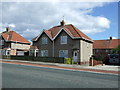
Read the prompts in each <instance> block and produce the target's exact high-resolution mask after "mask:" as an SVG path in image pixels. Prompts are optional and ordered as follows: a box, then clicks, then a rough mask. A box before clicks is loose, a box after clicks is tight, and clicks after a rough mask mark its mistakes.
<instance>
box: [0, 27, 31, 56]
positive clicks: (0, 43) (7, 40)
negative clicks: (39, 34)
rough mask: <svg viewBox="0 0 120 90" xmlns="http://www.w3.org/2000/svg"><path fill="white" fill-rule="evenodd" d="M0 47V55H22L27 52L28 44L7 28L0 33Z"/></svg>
mask: <svg viewBox="0 0 120 90" xmlns="http://www.w3.org/2000/svg"><path fill="white" fill-rule="evenodd" d="M0 47H1V48H0V55H24V53H25V52H27V51H29V48H30V42H29V41H27V40H26V39H25V38H23V37H22V36H20V35H19V34H18V33H16V32H15V31H12V30H10V28H9V27H7V28H6V31H4V32H2V33H0Z"/></svg>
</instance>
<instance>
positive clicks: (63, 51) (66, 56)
mask: <svg viewBox="0 0 120 90" xmlns="http://www.w3.org/2000/svg"><path fill="white" fill-rule="evenodd" d="M65 52H66V55H64V53H65ZM61 53H63V55H62V54H61ZM59 57H64V58H68V50H59Z"/></svg>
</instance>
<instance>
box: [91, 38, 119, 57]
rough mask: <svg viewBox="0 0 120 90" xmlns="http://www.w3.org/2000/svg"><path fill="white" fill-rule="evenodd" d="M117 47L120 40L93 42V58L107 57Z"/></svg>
mask: <svg viewBox="0 0 120 90" xmlns="http://www.w3.org/2000/svg"><path fill="white" fill-rule="evenodd" d="M118 45H120V39H112V37H110V38H109V39H106V40H94V43H93V53H94V55H95V56H101V55H102V56H103V57H107V56H108V54H111V53H112V49H113V48H116V47H117V46H118Z"/></svg>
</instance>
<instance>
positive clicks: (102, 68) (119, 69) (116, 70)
mask: <svg viewBox="0 0 120 90" xmlns="http://www.w3.org/2000/svg"><path fill="white" fill-rule="evenodd" d="M0 61H1V62H3V63H12V64H21V65H31V66H38V67H47V68H55V69H65V70H75V71H76V70H77V71H87V72H94V73H107V74H120V66H114V65H97V66H83V65H82V66H81V65H77V64H72V65H70V64H60V63H48V62H37V61H24V60H7V59H0Z"/></svg>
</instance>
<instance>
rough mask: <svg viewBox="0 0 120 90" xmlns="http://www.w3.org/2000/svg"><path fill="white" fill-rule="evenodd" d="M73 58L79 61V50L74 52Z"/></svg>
mask: <svg viewBox="0 0 120 90" xmlns="http://www.w3.org/2000/svg"><path fill="white" fill-rule="evenodd" d="M73 59H74V62H76V63H77V62H78V52H77V51H74V52H73Z"/></svg>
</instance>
